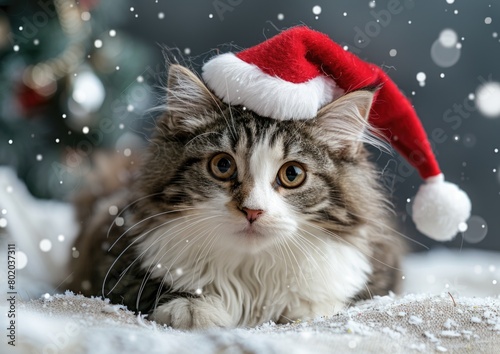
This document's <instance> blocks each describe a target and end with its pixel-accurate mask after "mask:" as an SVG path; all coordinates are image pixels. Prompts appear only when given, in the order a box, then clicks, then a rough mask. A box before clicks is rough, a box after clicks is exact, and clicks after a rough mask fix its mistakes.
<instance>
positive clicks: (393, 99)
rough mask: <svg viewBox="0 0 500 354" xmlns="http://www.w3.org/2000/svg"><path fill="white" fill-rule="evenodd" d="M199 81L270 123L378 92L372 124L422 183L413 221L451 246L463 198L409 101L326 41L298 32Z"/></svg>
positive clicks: (465, 206) (233, 57) (226, 59)
mask: <svg viewBox="0 0 500 354" xmlns="http://www.w3.org/2000/svg"><path fill="white" fill-rule="evenodd" d="M203 79H204V80H205V82H206V83H207V85H208V86H209V87H210V88H211V89H212V90H213V91H214V93H215V94H216V95H217V96H219V97H220V98H221V99H222V100H223V101H225V102H226V103H231V104H233V105H244V106H245V107H247V108H248V109H250V110H252V111H254V112H255V113H257V114H259V115H261V116H264V117H269V118H274V119H279V120H288V119H297V120H299V119H312V118H314V117H315V116H316V114H317V112H318V110H319V109H320V108H321V107H323V106H324V105H326V104H328V103H330V102H331V101H333V100H335V99H337V98H338V97H340V96H342V95H343V94H345V93H348V92H351V91H355V90H359V89H362V88H364V87H370V86H371V87H373V86H380V87H381V88H380V89H379V90H378V91H377V93H376V95H375V97H374V102H373V105H372V108H371V111H370V116H369V122H370V124H371V125H372V126H374V127H376V128H378V130H379V131H380V132H381V134H382V135H383V137H384V138H385V139H387V141H389V142H390V143H391V145H392V146H393V147H394V148H395V149H396V150H397V151H398V152H399V153H400V154H401V155H402V156H404V157H405V158H406V159H407V161H408V162H409V163H410V164H411V165H413V166H414V167H415V168H416V169H417V170H418V172H419V173H420V176H421V177H422V178H423V179H424V180H425V184H423V185H422V186H421V187H420V189H419V191H418V193H417V195H416V196H415V198H414V202H413V215H412V217H413V220H414V222H415V224H416V226H417V229H418V230H419V231H420V232H422V233H424V234H426V235H427V236H429V237H431V238H433V239H436V240H439V241H446V240H450V239H452V238H453V237H454V236H455V235H456V234H457V232H458V230H459V225H460V224H461V223H464V222H466V221H467V219H468V218H469V216H470V209H471V203H470V200H469V198H468V196H467V194H465V193H464V192H463V191H462V190H460V189H459V188H458V187H457V186H456V185H454V184H452V183H449V182H446V181H445V180H444V176H443V174H442V173H441V170H440V169H439V165H438V163H437V161H436V158H435V156H434V154H433V152H432V149H431V145H430V143H429V141H428V139H427V135H426V133H425V131H424V129H423V127H422V124H421V123H420V120H419V118H418V117H417V115H416V113H415V110H414V109H413V107H412V105H411V103H410V102H409V101H408V99H407V98H406V97H405V96H404V95H403V94H402V93H401V91H399V89H398V87H397V86H396V84H395V83H394V82H393V81H392V80H391V79H390V78H389V77H388V76H387V75H386V73H385V72H384V71H382V70H381V69H380V67H378V66H376V65H374V64H371V63H368V62H365V61H363V60H361V59H360V58H358V57H357V56H356V55H354V54H352V53H350V52H348V51H346V50H344V49H343V48H342V47H341V46H339V45H338V44H337V43H335V42H333V41H332V40H331V39H330V38H329V37H328V36H327V35H325V34H322V33H319V32H316V31H313V30H311V29H309V28H307V27H304V26H299V27H294V28H291V29H289V30H287V31H284V32H282V33H280V34H278V35H276V36H275V37H273V38H270V39H268V40H266V41H265V42H263V43H260V44H258V45H256V46H255V47H252V48H249V49H246V50H243V51H241V52H239V53H237V54H233V53H225V54H221V55H217V56H215V57H214V58H212V59H210V60H209V61H208V62H206V63H205V64H204V66H203Z"/></svg>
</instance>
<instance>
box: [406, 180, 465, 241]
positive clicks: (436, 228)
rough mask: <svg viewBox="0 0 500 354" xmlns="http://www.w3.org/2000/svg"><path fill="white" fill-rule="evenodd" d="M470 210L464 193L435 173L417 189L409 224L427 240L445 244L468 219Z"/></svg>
mask: <svg viewBox="0 0 500 354" xmlns="http://www.w3.org/2000/svg"><path fill="white" fill-rule="evenodd" d="M470 211H471V202H470V199H469V197H468V196H467V194H465V192H464V191H462V190H461V189H460V188H458V186H457V185H455V184H453V183H450V182H446V181H445V180H444V176H443V174H439V175H437V176H434V177H429V178H427V180H426V183H425V184H423V185H422V186H420V188H419V190H418V192H417V195H416V196H415V200H414V202H413V221H414V222H415V225H416V226H417V229H418V230H419V231H420V232H422V233H423V234H425V235H427V236H429V237H430V238H433V239H435V240H437V241H449V240H451V239H453V237H454V236H455V235H456V234H457V232H458V229H459V225H460V224H461V223H464V222H466V221H467V219H469V217H470Z"/></svg>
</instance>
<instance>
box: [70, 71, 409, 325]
mask: <svg viewBox="0 0 500 354" xmlns="http://www.w3.org/2000/svg"><path fill="white" fill-rule="evenodd" d="M167 91H168V95H167V105H166V112H165V113H164V114H163V116H161V117H160V119H159V120H158V122H157V127H156V129H155V134H154V136H153V138H152V141H151V144H150V146H149V150H148V153H147V154H146V156H144V157H143V159H142V161H141V163H140V167H139V168H138V169H137V170H135V171H133V172H132V175H131V176H130V178H129V179H127V180H126V181H125V180H124V179H121V180H119V181H118V179H117V180H116V181H115V183H108V184H103V188H101V190H100V192H99V193H97V194H96V193H94V194H92V193H90V192H89V191H84V192H82V194H81V196H80V197H79V199H78V200H79V208H80V209H79V210H80V212H79V216H80V218H81V222H82V231H81V234H80V236H79V238H78V240H77V242H76V244H75V247H76V248H77V249H78V251H79V257H78V258H77V259H75V260H74V262H73V264H72V270H73V280H72V283H71V284H70V286H69V287H70V288H71V289H72V290H75V291H79V292H82V293H84V294H87V295H103V296H106V297H109V298H111V300H112V301H113V302H115V303H123V304H125V305H127V306H128V308H129V309H132V310H135V311H141V312H142V313H148V314H149V318H150V319H153V320H155V321H157V322H160V323H164V324H168V325H172V326H173V327H176V328H183V329H188V328H210V327H236V326H255V325H258V324H261V323H264V322H266V321H276V322H280V323H283V322H288V321H294V320H297V319H311V318H315V317H317V316H330V315H333V314H335V313H337V312H338V311H340V310H341V309H343V308H344V307H345V306H346V305H348V304H349V303H350V302H352V301H354V300H357V299H365V298H369V297H370V296H372V295H375V294H386V293H387V292H388V291H389V290H394V291H396V290H397V287H398V282H399V279H400V275H399V272H398V266H399V261H400V257H401V256H402V250H403V247H402V243H401V242H400V238H399V236H397V233H396V232H395V231H393V230H392V229H391V228H390V224H391V222H390V221H389V218H388V214H389V213H388V207H387V202H386V199H385V197H384V194H383V192H382V191H381V188H380V187H379V184H378V183H377V176H378V174H377V172H376V170H375V168H374V167H373V165H372V163H370V162H369V161H368V157H369V156H368V153H367V151H366V149H365V147H364V143H372V144H373V143H375V144H376V143H377V141H378V140H377V139H376V138H374V137H373V135H370V134H369V131H370V129H369V126H368V123H367V117H368V114H369V111H370V107H371V103H372V99H373V95H374V91H373V90H360V91H356V92H352V93H349V94H346V95H345V96H343V97H341V98H339V99H337V100H336V101H334V102H332V103H330V104H328V105H327V106H325V107H324V108H322V109H321V110H320V111H319V113H318V115H317V117H316V118H314V119H312V120H304V121H300V120H299V121H279V120H275V119H269V118H266V117H260V116H258V115H256V114H255V113H253V112H251V111H249V110H247V109H246V108H245V107H242V106H236V107H231V106H228V105H226V104H225V103H223V102H221V101H220V100H219V99H218V98H216V97H215V96H214V95H213V94H212V93H211V92H210V90H209V89H207V87H206V86H205V85H204V84H203V83H202V81H201V80H200V79H198V77H197V76H196V75H195V74H193V73H192V72H191V71H189V70H188V69H186V68H185V67H182V66H179V65H172V66H171V67H170V70H169V80H168V90H167ZM115 163H116V162H115ZM127 164H128V162H127ZM136 165H137V161H136ZM136 165H134V166H136ZM127 169H128V170H130V169H129V168H128V167H127ZM115 172H117V171H115ZM111 174H112V173H111ZM102 183H104V182H102ZM111 205H116V206H118V208H119V210H120V214H119V215H118V217H119V218H121V219H123V220H124V225H123V226H118V225H121V223H116V222H115V218H116V217H117V216H112V215H110V214H109V212H108V208H109V206H111ZM110 225H112V227H109V226H110Z"/></svg>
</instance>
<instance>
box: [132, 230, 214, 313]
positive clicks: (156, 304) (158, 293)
mask: <svg viewBox="0 0 500 354" xmlns="http://www.w3.org/2000/svg"><path fill="white" fill-rule="evenodd" d="M212 231H213V230H212ZM207 234H208V236H207V237H205V235H207ZM210 234H211V231H209V230H207V231H206V232H203V233H199V234H198V233H197V234H196V235H195V237H194V238H193V239H192V240H191V245H190V246H188V245H186V246H184V247H183V249H182V250H181V251H180V252H179V256H180V255H181V254H182V253H184V251H185V250H187V249H188V248H189V247H193V246H192V245H193V244H195V243H197V241H198V240H200V239H202V238H203V239H205V240H206V239H207V238H209V237H210ZM165 255H166V252H165V253H164V254H163V255H162V256H161V257H160V258H163V257H164V256H165ZM174 264H175V260H174V261H172V264H171V266H170V267H169V268H168V269H167V271H166V272H165V274H164V275H163V277H162V279H161V281H160V286H159V287H158V291H157V293H156V298H155V305H154V308H156V307H157V306H158V302H159V301H160V300H161V289H162V288H163V286H164V285H165V283H166V280H167V276H170V280H171V282H172V283H173V282H174V279H173V276H172V273H171V272H170V269H172V266H173V265H174ZM194 269H196V267H194ZM193 283H194V279H193ZM138 297H139V298H140V295H139V296H138Z"/></svg>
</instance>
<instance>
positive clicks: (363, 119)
mask: <svg viewBox="0 0 500 354" xmlns="http://www.w3.org/2000/svg"><path fill="white" fill-rule="evenodd" d="M375 92H376V90H359V91H353V92H351V93H348V94H346V95H344V96H342V97H340V98H339V99H337V100H335V101H333V102H332V103H330V104H328V105H326V106H325V107H323V108H322V109H321V110H320V111H319V112H318V114H317V116H316V118H315V120H316V124H319V126H320V127H321V129H322V131H324V134H323V136H324V137H325V139H326V140H327V141H328V142H329V144H330V145H332V148H333V149H342V150H344V149H345V148H346V147H347V148H349V150H350V151H351V152H352V153H356V152H357V151H358V150H359V147H360V146H361V145H362V143H368V144H371V145H377V146H378V145H380V144H381V142H380V140H379V139H377V138H376V137H375V136H374V135H373V129H372V128H371V127H370V125H369V123H368V117H369V115H370V109H371V106H372V103H373V98H374V95H375Z"/></svg>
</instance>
